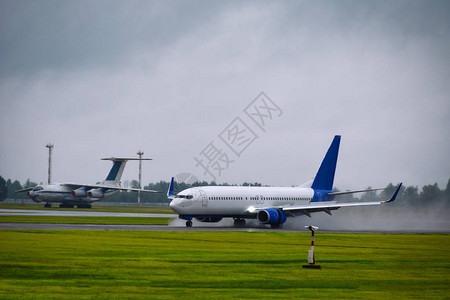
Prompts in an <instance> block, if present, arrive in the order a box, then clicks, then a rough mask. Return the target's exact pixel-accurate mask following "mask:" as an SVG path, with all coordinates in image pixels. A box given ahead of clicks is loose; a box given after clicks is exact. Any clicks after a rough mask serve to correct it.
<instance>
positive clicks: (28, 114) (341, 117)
mask: <svg viewBox="0 0 450 300" xmlns="http://www.w3.org/2000/svg"><path fill="white" fill-rule="evenodd" d="M449 16H450V3H449V2H448V1H91V0H89V1H60V0H57V1H4V0H3V1H0V101H1V103H0V104H1V106H0V175H1V176H3V177H4V178H6V179H7V178H11V179H18V180H20V181H21V182H22V183H24V182H25V180H26V179H27V178H30V179H31V180H32V181H35V182H46V180H47V157H48V151H47V149H46V148H45V145H46V144H47V143H48V142H52V143H54V145H55V147H54V151H53V154H54V156H53V179H54V181H57V182H80V183H93V182H97V181H100V180H103V179H104V177H105V176H106V173H107V172H108V170H109V168H110V164H111V163H110V162H107V161H101V160H100V158H102V157H110V156H131V157H135V156H136V152H137V150H139V149H142V150H143V151H144V152H145V155H144V156H145V157H149V158H153V159H154V160H153V161H151V162H144V165H143V183H144V184H147V183H148V182H155V181H159V180H166V181H168V180H169V179H170V177H171V176H174V175H177V174H178V175H179V174H181V173H184V172H187V173H191V174H193V175H195V176H197V177H198V178H199V179H201V180H206V181H211V180H212V179H213V176H214V177H215V178H216V181H217V182H219V183H222V182H228V183H242V182H245V181H247V182H262V183H263V184H267V185H282V186H290V185H297V184H301V183H303V182H305V181H308V180H309V179H311V178H312V177H313V176H314V174H315V172H316V171H317V169H318V167H319V165H320V162H321V161H322V158H323V156H324V154H325V152H326V150H327V148H328V146H329V144H330V143H331V141H332V139H333V136H334V135H336V134H340V135H342V141H341V149H340V154H339V162H338V167H337V171H336V178H335V185H336V186H338V187H339V188H341V189H353V188H364V187H367V186H372V187H383V186H385V185H386V184H388V183H390V182H392V183H394V184H395V183H398V182H400V181H403V182H404V184H406V185H418V186H419V187H421V186H422V185H424V184H432V183H434V182H438V184H439V186H440V187H441V188H445V185H446V184H447V181H448V179H449V178H450V159H449V153H450V134H449V129H450V18H449ZM261 92H263V93H264V94H261ZM264 103H265V104H266V106H264ZM256 109H259V115H258V113H257V112H258V111H256ZM252 113H253V114H252ZM258 122H259V123H258ZM261 122H264V123H263V124H262V123H261ZM198 161H201V162H202V163H203V165H204V166H205V168H203V167H202V166H201V165H200V164H199V163H198ZM221 168H222V169H221ZM207 171H208V172H209V173H208V172H207ZM219 171H220V172H219ZM137 174H138V164H137V162H129V164H128V165H127V168H126V170H125V173H124V176H123V180H126V179H129V180H131V179H137V177H138V175H137Z"/></svg>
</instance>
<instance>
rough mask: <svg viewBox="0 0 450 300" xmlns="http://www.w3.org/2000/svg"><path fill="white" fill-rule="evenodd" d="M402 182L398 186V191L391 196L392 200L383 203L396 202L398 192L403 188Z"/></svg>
mask: <svg viewBox="0 0 450 300" xmlns="http://www.w3.org/2000/svg"><path fill="white" fill-rule="evenodd" d="M402 184H403V183H402V182H400V184H399V185H398V187H397V189H396V190H395V193H394V194H393V195H392V196H391V199H389V200H387V201H383V202H381V203H389V202H394V200H395V198H397V195H398V192H399V191H400V188H401V187H402Z"/></svg>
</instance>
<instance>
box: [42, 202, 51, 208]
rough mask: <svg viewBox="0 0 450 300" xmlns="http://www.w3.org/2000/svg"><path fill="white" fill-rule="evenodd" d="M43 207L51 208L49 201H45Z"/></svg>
mask: <svg viewBox="0 0 450 300" xmlns="http://www.w3.org/2000/svg"><path fill="white" fill-rule="evenodd" d="M44 207H45V208H51V207H52V205H51V204H50V203H48V202H47V203H45V205H44Z"/></svg>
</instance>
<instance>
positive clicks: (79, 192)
mask: <svg viewBox="0 0 450 300" xmlns="http://www.w3.org/2000/svg"><path fill="white" fill-rule="evenodd" d="M86 195H87V192H86V189H85V188H79V189H76V190H73V191H72V196H74V197H86Z"/></svg>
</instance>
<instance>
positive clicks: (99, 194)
mask: <svg viewBox="0 0 450 300" xmlns="http://www.w3.org/2000/svg"><path fill="white" fill-rule="evenodd" d="M87 194H88V196H89V197H90V198H103V197H105V193H103V191H102V189H92V190H89V192H88V193H87Z"/></svg>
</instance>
